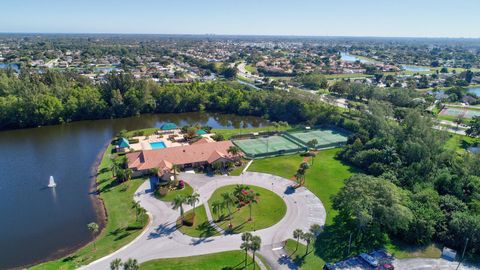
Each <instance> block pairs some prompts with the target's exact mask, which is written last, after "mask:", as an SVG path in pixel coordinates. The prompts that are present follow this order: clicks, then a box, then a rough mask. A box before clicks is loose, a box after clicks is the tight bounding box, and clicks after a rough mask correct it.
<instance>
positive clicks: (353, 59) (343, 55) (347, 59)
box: [340, 52, 371, 63]
mask: <svg viewBox="0 0 480 270" xmlns="http://www.w3.org/2000/svg"><path fill="white" fill-rule="evenodd" d="M340 56H341V60H342V61H345V62H356V61H360V63H371V61H369V60H367V59H364V58H359V57H358V56H355V55H352V54H349V53H347V52H341V53H340Z"/></svg>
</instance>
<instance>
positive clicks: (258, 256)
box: [255, 253, 272, 270]
mask: <svg viewBox="0 0 480 270" xmlns="http://www.w3.org/2000/svg"><path fill="white" fill-rule="evenodd" d="M255 257H257V258H258V259H259V260H260V261H262V263H263V265H265V268H267V270H272V267H271V266H270V264H269V263H268V262H267V260H265V258H263V256H262V255H260V254H258V253H257V254H255Z"/></svg>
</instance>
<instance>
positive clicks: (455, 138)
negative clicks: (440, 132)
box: [445, 134, 480, 154]
mask: <svg viewBox="0 0 480 270" xmlns="http://www.w3.org/2000/svg"><path fill="white" fill-rule="evenodd" d="M479 143H480V138H472V137H469V136H463V135H459V134H451V135H450V138H449V139H448V140H447V142H446V143H445V147H446V149H450V150H452V151H456V152H458V153H460V154H462V153H465V152H466V150H467V148H468V147H470V146H472V145H475V144H479Z"/></svg>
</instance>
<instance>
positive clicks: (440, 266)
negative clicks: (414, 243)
mask: <svg viewBox="0 0 480 270" xmlns="http://www.w3.org/2000/svg"><path fill="white" fill-rule="evenodd" d="M394 265H395V269H399V270H427V269H428V270H430V269H435V270H454V269H456V268H457V266H458V262H452V261H448V260H445V259H422V258H417V259H403V260H395V261H394ZM458 269H459V270H474V269H479V268H478V267H475V266H466V265H463V264H462V265H461V266H460V267H459V268H458Z"/></svg>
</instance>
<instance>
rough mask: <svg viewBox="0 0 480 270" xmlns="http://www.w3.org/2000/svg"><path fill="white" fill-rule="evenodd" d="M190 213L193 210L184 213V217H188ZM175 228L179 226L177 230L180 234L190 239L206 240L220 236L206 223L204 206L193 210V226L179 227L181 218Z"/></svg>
mask: <svg viewBox="0 0 480 270" xmlns="http://www.w3.org/2000/svg"><path fill="white" fill-rule="evenodd" d="M179 211H180V210H179ZM192 212H193V210H190V211H188V212H186V213H185V216H188V215H189V214H190V213H192ZM177 226H179V230H180V231H181V232H182V233H184V234H186V235H190V236H192V237H198V238H206V237H211V236H216V235H220V234H219V233H218V232H217V230H215V228H213V227H212V226H211V225H210V223H209V222H208V218H207V213H206V211H205V206H204V205H200V206H198V207H197V208H196V209H195V222H194V223H193V226H191V227H189V226H181V218H179V219H178V221H177Z"/></svg>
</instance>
